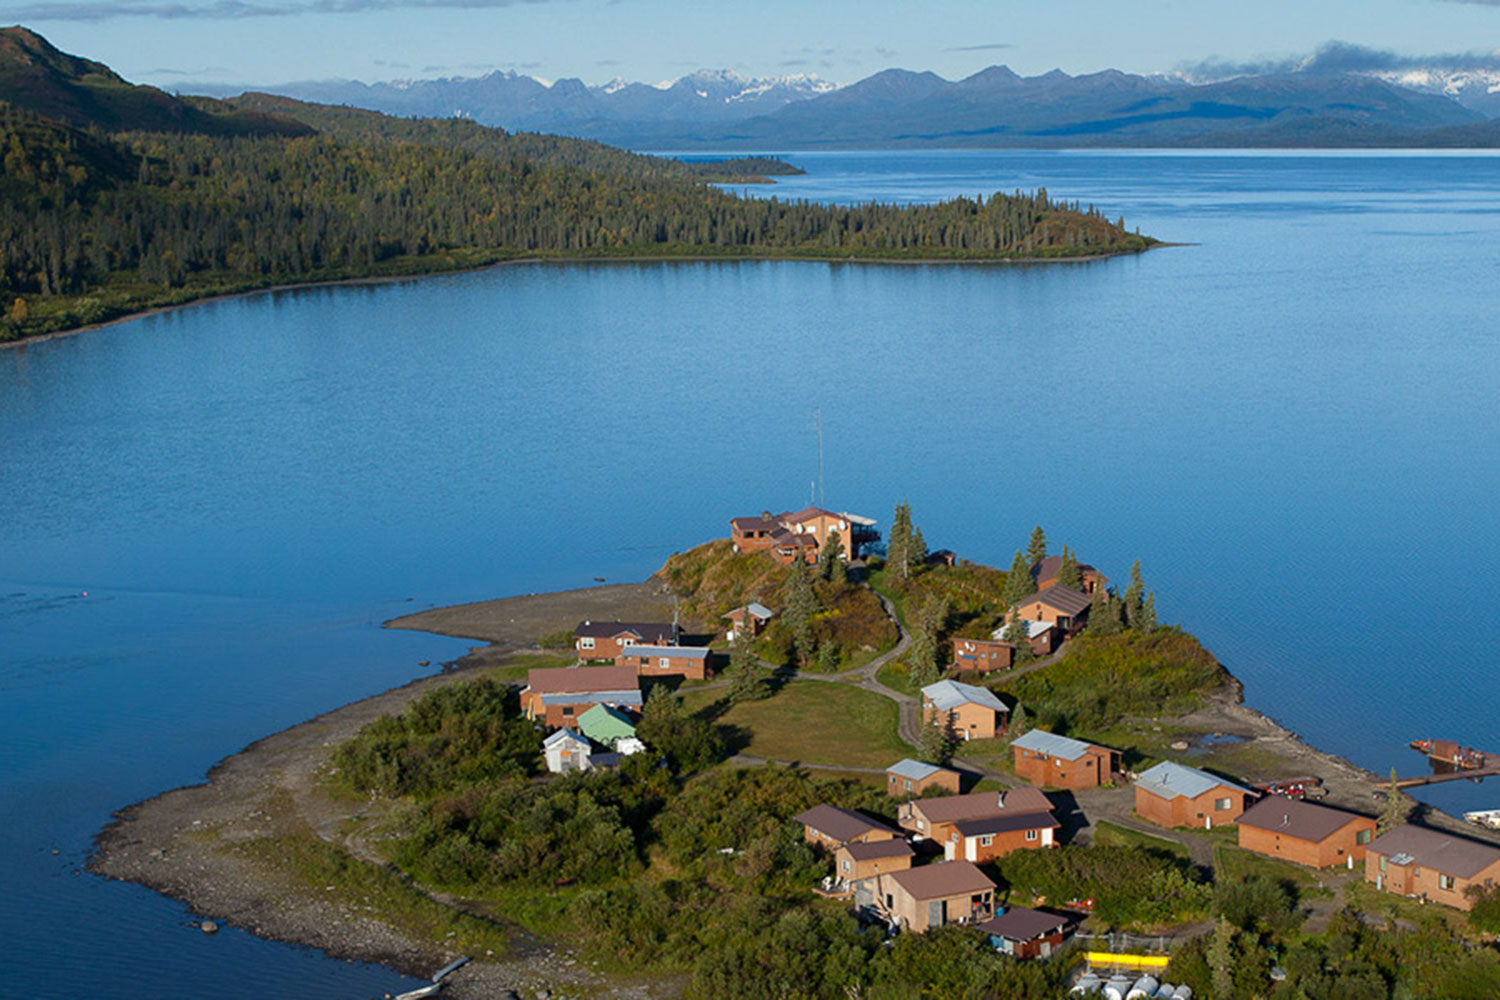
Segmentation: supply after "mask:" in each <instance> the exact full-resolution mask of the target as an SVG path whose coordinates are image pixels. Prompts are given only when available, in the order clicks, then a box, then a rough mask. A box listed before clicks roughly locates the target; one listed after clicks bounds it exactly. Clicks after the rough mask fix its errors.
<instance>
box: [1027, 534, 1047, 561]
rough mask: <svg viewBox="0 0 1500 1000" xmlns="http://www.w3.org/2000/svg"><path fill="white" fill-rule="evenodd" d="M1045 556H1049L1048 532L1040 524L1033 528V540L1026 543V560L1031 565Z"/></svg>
mask: <svg viewBox="0 0 1500 1000" xmlns="http://www.w3.org/2000/svg"><path fill="white" fill-rule="evenodd" d="M1045 558H1047V533H1046V532H1045V531H1043V530H1042V526H1041V525H1040V524H1039V525H1037V526H1036V527H1035V528H1032V529H1031V541H1030V542H1028V543H1027V545H1026V562H1027V564H1028V565H1030V566H1035V565H1036V564H1037V563H1039V562H1041V561H1042V560H1043V559H1045Z"/></svg>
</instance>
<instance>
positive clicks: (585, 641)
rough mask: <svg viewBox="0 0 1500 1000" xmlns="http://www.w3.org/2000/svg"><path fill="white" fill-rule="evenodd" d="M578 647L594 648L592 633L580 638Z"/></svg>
mask: <svg viewBox="0 0 1500 1000" xmlns="http://www.w3.org/2000/svg"><path fill="white" fill-rule="evenodd" d="M578 648H579V649H593V648H594V637H593V636H591V635H586V636H584V637H583V638H582V639H579V640H578Z"/></svg>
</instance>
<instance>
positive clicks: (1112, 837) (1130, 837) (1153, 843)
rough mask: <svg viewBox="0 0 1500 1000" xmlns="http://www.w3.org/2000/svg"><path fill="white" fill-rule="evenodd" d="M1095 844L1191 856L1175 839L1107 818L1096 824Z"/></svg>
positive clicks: (1181, 856)
mask: <svg viewBox="0 0 1500 1000" xmlns="http://www.w3.org/2000/svg"><path fill="white" fill-rule="evenodd" d="M1094 844H1095V845H1096V846H1098V847H1144V848H1148V849H1150V850H1153V851H1166V852H1168V853H1170V854H1173V855H1175V856H1177V857H1179V858H1182V859H1184V860H1186V859H1187V858H1188V857H1189V852H1188V849H1187V847H1186V846H1184V845H1182V844H1179V843H1178V842H1177V841H1175V840H1168V839H1167V838H1166V837H1157V836H1153V835H1152V834H1149V833H1142V832H1141V831H1139V830H1131V829H1127V828H1126V827H1123V826H1117V825H1115V824H1114V823H1111V822H1109V821H1107V820H1100V821H1099V822H1098V823H1096V824H1094Z"/></svg>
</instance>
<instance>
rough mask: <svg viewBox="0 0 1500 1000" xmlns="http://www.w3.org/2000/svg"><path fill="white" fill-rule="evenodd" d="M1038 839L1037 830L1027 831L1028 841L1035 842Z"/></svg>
mask: <svg viewBox="0 0 1500 1000" xmlns="http://www.w3.org/2000/svg"><path fill="white" fill-rule="evenodd" d="M1036 837H1037V833H1036V831H1035V830H1027V831H1026V839H1027V840H1035V839H1036Z"/></svg>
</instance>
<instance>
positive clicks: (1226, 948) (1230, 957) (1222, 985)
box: [1207, 917, 1234, 1000]
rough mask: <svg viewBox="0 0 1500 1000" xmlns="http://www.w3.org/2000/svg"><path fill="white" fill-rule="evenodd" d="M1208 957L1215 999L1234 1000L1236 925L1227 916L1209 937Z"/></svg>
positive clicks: (1220, 920) (1220, 919) (1222, 918)
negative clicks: (1232, 924) (1231, 923)
mask: <svg viewBox="0 0 1500 1000" xmlns="http://www.w3.org/2000/svg"><path fill="white" fill-rule="evenodd" d="M1207 958H1208V970H1209V975H1210V977H1211V980H1210V981H1211V985H1212V986H1213V996H1214V1000H1234V927H1233V926H1231V925H1230V923H1229V920H1228V919H1227V918H1225V917H1220V918H1219V923H1218V925H1217V926H1216V927H1214V933H1213V936H1212V937H1211V938H1209V942H1208V955H1207Z"/></svg>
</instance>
